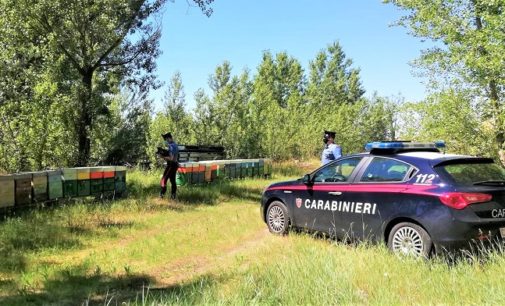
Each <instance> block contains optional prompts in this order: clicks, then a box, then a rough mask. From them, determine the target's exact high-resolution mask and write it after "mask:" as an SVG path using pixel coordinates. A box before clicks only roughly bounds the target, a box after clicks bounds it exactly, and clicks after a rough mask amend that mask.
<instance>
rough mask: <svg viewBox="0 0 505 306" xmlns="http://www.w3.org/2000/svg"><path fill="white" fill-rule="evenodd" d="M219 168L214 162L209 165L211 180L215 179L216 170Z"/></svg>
mask: <svg viewBox="0 0 505 306" xmlns="http://www.w3.org/2000/svg"><path fill="white" fill-rule="evenodd" d="M218 169H219V165H218V164H216V163H212V164H211V165H210V170H211V175H210V176H211V181H215V180H217V170H218Z"/></svg>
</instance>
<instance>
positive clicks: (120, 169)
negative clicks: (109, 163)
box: [114, 166, 126, 195]
mask: <svg viewBox="0 0 505 306" xmlns="http://www.w3.org/2000/svg"><path fill="white" fill-rule="evenodd" d="M115 170H116V173H115V187H114V188H115V192H116V194H117V195H122V194H123V193H125V192H126V167H124V166H117V167H116V169H115Z"/></svg>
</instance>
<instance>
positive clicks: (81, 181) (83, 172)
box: [76, 167, 91, 197]
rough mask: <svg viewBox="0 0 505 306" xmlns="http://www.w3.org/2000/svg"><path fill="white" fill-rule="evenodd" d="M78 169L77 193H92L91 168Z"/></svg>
mask: <svg viewBox="0 0 505 306" xmlns="http://www.w3.org/2000/svg"><path fill="white" fill-rule="evenodd" d="M76 169H77V195H78V196H80V197H86V196H89V195H91V185H90V168H87V167H82V168H76Z"/></svg>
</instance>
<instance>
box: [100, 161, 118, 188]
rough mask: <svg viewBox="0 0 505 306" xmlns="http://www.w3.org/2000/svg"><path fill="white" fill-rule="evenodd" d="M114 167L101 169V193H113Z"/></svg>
mask: <svg viewBox="0 0 505 306" xmlns="http://www.w3.org/2000/svg"><path fill="white" fill-rule="evenodd" d="M115 176H116V171H115V167H111V166H109V167H104V168H103V191H104V192H113V191H114V189H115V187H114V185H115Z"/></svg>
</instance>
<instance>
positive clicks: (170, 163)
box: [160, 133, 179, 200]
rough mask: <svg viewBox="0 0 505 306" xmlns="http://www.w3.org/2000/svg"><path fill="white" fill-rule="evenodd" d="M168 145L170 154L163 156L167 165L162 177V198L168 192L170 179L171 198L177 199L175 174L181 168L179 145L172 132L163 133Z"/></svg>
mask: <svg viewBox="0 0 505 306" xmlns="http://www.w3.org/2000/svg"><path fill="white" fill-rule="evenodd" d="M161 136H162V137H163V140H164V141H165V143H166V145H167V147H168V153H169V154H168V156H163V159H164V160H166V161H167V167H166V168H165V172H163V177H162V178H161V192H160V198H163V196H164V195H165V193H166V192H167V181H168V180H169V179H170V185H172V190H171V195H170V198H171V199H172V200H175V195H176V193H177V184H176V182H175V176H176V174H177V169H178V168H179V162H178V159H179V147H178V146H177V143H176V142H175V141H174V138H173V137H172V134H171V133H166V134H163V135H161Z"/></svg>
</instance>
